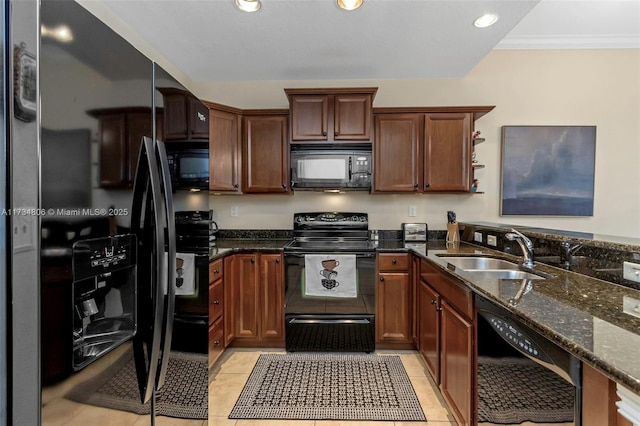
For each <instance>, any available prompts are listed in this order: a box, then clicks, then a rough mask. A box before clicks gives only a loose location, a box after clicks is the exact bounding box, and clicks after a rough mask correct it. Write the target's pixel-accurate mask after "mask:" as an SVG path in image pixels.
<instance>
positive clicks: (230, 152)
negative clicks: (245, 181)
mask: <svg viewBox="0 0 640 426" xmlns="http://www.w3.org/2000/svg"><path fill="white" fill-rule="evenodd" d="M206 105H207V106H208V107H209V122H210V126H209V190H210V191H217V192H231V193H239V192H240V175H241V173H240V170H241V168H242V163H241V159H242V155H241V149H242V144H241V132H240V127H241V126H240V124H241V123H242V115H241V114H242V111H240V110H234V109H232V108H229V107H225V106H223V105H218V104H213V103H209V102H207V103H206Z"/></svg>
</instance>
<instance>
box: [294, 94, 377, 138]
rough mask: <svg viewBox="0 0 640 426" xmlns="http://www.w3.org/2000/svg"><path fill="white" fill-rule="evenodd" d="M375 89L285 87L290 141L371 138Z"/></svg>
mask: <svg viewBox="0 0 640 426" xmlns="http://www.w3.org/2000/svg"><path fill="white" fill-rule="evenodd" d="M377 90H378V89H377V88H370V87H365V88H340V89H285V92H286V94H287V96H288V98H289V105H290V112H291V141H292V142H296V143H304V142H311V143H316V142H336V143H341V142H368V141H371V137H372V134H371V122H372V108H373V98H374V96H375V93H376V91H377Z"/></svg>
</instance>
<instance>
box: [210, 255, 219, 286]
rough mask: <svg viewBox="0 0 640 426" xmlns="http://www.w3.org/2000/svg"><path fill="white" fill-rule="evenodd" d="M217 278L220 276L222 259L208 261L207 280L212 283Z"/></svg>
mask: <svg viewBox="0 0 640 426" xmlns="http://www.w3.org/2000/svg"><path fill="white" fill-rule="evenodd" d="M218 278H222V259H218V260H214V261H213V262H210V263H209V282H210V283H212V282H214V281H215V280H217V279H218Z"/></svg>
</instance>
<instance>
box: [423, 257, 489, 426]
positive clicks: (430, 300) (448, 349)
mask: <svg viewBox="0 0 640 426" xmlns="http://www.w3.org/2000/svg"><path fill="white" fill-rule="evenodd" d="M419 304H420V311H419V350H420V354H421V355H422V357H423V358H424V360H425V362H426V364H427V367H428V370H429V372H430V373H431V375H432V376H433V378H434V380H435V381H436V383H437V384H438V386H439V387H440V392H441V393H442V396H443V398H444V400H445V402H446V403H447V405H448V407H449V409H450V411H451V413H452V414H453V417H454V418H455V420H456V421H457V422H458V425H460V426H467V425H472V424H474V423H475V408H474V407H475V400H474V398H475V394H476V392H475V389H476V379H475V376H476V374H475V365H476V360H475V350H474V344H475V343H474V342H475V339H474V332H475V331H474V320H473V318H474V304H473V293H472V292H471V290H469V289H468V288H466V287H465V286H464V285H463V284H461V283H458V282H457V281H456V280H455V279H452V278H450V277H448V276H446V275H445V274H444V273H442V272H439V271H438V270H437V269H436V268H435V267H434V266H431V265H430V264H429V262H427V261H425V260H423V261H422V262H421V263H420V287H419Z"/></svg>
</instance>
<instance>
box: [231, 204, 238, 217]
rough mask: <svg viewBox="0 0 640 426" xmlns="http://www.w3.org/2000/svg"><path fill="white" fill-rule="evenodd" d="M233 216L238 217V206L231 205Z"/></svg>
mask: <svg viewBox="0 0 640 426" xmlns="http://www.w3.org/2000/svg"><path fill="white" fill-rule="evenodd" d="M231 217H238V206H231Z"/></svg>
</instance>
